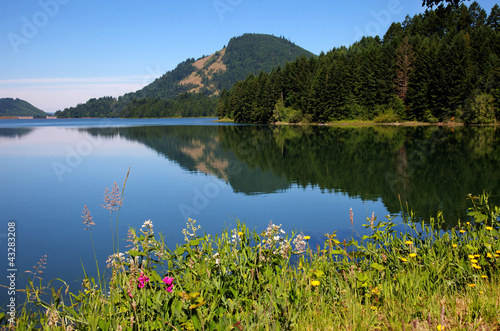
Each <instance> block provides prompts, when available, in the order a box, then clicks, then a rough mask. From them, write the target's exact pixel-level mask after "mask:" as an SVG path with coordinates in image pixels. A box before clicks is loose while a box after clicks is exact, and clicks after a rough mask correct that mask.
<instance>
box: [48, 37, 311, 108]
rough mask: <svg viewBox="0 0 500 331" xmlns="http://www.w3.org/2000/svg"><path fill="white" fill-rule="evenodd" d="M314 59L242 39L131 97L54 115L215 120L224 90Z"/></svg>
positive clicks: (268, 41)
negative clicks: (304, 59)
mask: <svg viewBox="0 0 500 331" xmlns="http://www.w3.org/2000/svg"><path fill="white" fill-rule="evenodd" d="M313 55H314V54H312V53H311V52H309V51H307V50H305V49H303V48H302V47H299V46H297V45H295V44H294V43H293V42H291V41H290V40H287V39H285V38H284V37H275V36H271V35H265V34H244V35H242V36H239V37H234V38H232V39H231V40H230V41H229V43H228V45H227V47H226V46H224V47H223V48H222V49H221V50H219V51H217V52H215V53H214V54H212V55H209V56H202V57H201V58H199V59H198V60H195V59H194V58H191V59H187V60H186V61H184V62H182V63H180V64H179V65H177V67H176V68H175V69H174V70H172V71H169V72H167V73H165V74H164V75H163V76H161V77H159V78H157V79H156V80H155V81H154V82H152V83H151V84H149V85H147V86H145V87H144V88H142V89H141V90H138V91H136V92H131V93H127V94H125V95H123V96H121V97H119V98H118V99H116V98H112V97H103V98H99V99H90V100H89V101H87V102H86V103H85V104H80V105H78V106H76V107H71V108H66V109H64V110H63V111H58V112H56V115H57V116H58V117H116V116H121V117H177V116H210V115H214V116H215V115H216V114H215V108H216V103H217V98H214V97H216V96H218V95H219V93H220V92H221V91H222V90H223V89H230V88H231V87H232V86H233V84H234V83H236V82H237V81H239V80H243V79H245V78H246V77H247V76H248V75H249V74H252V73H253V74H258V73H259V72H260V71H266V72H270V71H271V70H272V69H273V68H276V67H278V66H284V65H285V64H286V63H287V62H289V61H293V60H295V59H297V58H298V57H301V56H306V57H311V56H313Z"/></svg>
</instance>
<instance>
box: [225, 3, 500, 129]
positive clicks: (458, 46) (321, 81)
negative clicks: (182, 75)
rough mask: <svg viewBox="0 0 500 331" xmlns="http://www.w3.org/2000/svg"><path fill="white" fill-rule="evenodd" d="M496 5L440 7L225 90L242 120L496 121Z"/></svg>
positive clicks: (499, 96) (499, 43) (228, 105)
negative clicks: (379, 32)
mask: <svg viewBox="0 0 500 331" xmlns="http://www.w3.org/2000/svg"><path fill="white" fill-rule="evenodd" d="M499 26H500V8H499V6H498V5H497V4H496V5H495V6H494V7H493V8H492V9H491V11H490V12H489V13H488V12H486V10H485V9H483V8H481V7H480V6H479V4H478V3H477V2H473V3H471V4H470V5H469V6H466V5H465V4H461V5H459V6H454V5H452V4H449V5H447V6H444V5H442V4H441V5H439V6H438V7H435V9H427V10H426V11H425V12H424V13H422V14H419V15H415V16H414V17H409V16H407V17H406V19H405V20H404V22H400V23H393V24H392V25H391V26H390V27H389V29H388V30H387V32H386V33H385V35H384V36H383V37H382V38H381V37H379V36H376V37H364V38H362V39H361V40H360V41H358V42H356V43H354V44H353V45H351V46H349V47H339V48H334V49H332V50H331V51H329V52H327V53H326V54H325V53H321V54H320V55H319V56H317V57H310V58H307V57H305V56H302V57H300V58H298V59H296V60H295V61H293V62H289V63H287V64H285V65H284V66H283V67H277V68H274V69H273V70H272V71H271V72H270V73H266V72H261V73H259V74H258V75H253V74H251V75H249V76H248V77H247V78H246V79H245V80H242V81H239V82H237V83H236V84H235V85H234V86H233V87H232V88H231V89H229V90H223V91H222V92H221V94H220V98H219V101H218V105H217V112H218V116H219V117H220V118H230V119H233V120H234V121H235V122H239V123H273V122H288V123H297V122H314V123H325V122H332V121H345V120H373V121H375V122H398V121H422V122H430V123H436V122H447V121H455V122H464V123H466V124H474V123H493V122H496V121H498V120H499V119H500V111H499V109H500V107H499V105H500V85H499V83H500V58H499V54H500V30H499Z"/></svg>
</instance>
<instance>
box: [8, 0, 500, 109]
mask: <svg viewBox="0 0 500 331" xmlns="http://www.w3.org/2000/svg"><path fill="white" fill-rule="evenodd" d="M478 3H479V4H480V5H481V6H482V7H483V8H484V9H485V10H486V11H487V13H488V14H489V12H490V9H491V7H493V6H494V4H495V1H494V0H481V1H478ZM423 11H424V9H423V8H422V6H421V0H361V1H332V0H328V1H326V0H318V1H308V2H307V1H298V0H287V1H284V0H147V1H139V0H120V1H118V0H104V1H103V0H101V1H96V0H86V1H83V0H2V1H1V4H0V57H1V59H2V60H1V61H0V98H3V97H14V98H20V99H24V100H26V101H28V102H30V103H32V104H33V105H34V106H36V107H38V108H41V109H42V110H45V111H48V112H54V111H56V110H59V109H63V108H65V107H70V106H75V105H77V104H78V103H84V102H85V101H87V100H88V99H89V98H94V97H95V98H98V97H101V96H109V95H111V96H115V97H116V96H119V95H122V94H124V93H126V92H132V91H135V90H137V89H140V88H141V87H143V86H144V85H145V84H147V83H149V82H151V81H153V80H154V79H155V78H157V77H159V76H161V75H162V74H163V73H165V72H166V71H169V70H172V69H174V68H175V66H176V65H177V64H178V63H179V62H181V61H184V60H185V59H187V58H191V57H194V58H199V57H201V56H202V55H208V54H212V53H214V52H215V51H217V50H220V49H221V48H222V47H223V46H224V45H226V44H227V43H228V41H229V39H230V38H231V37H234V36H239V35H242V34H243V33H267V34H273V35H275V36H285V37H286V38H288V39H290V40H291V41H293V42H294V43H296V44H297V45H299V46H301V47H304V48H305V49H307V50H309V51H311V52H313V53H315V54H319V53H320V52H321V51H325V52H326V51H328V50H330V49H332V48H333V47H339V46H342V45H346V46H348V45H350V44H352V43H353V42H355V41H356V40H359V39H360V37H361V36H362V35H381V36H383V35H384V33H385V31H386V30H387V28H388V27H389V25H390V23H391V22H393V21H402V20H404V18H405V16H406V15H410V16H413V15H415V14H418V13H421V12H423Z"/></svg>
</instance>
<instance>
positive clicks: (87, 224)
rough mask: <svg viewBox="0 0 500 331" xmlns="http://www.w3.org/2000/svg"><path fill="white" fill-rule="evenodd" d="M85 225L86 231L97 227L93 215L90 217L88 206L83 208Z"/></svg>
mask: <svg viewBox="0 0 500 331" xmlns="http://www.w3.org/2000/svg"><path fill="white" fill-rule="evenodd" d="M82 214H83V216H82V218H83V225H85V230H90V227H91V226H92V225H95V223H94V221H92V215H90V210H89V209H88V208H87V205H85V206H83V212H82Z"/></svg>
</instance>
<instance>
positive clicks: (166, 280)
mask: <svg viewBox="0 0 500 331" xmlns="http://www.w3.org/2000/svg"><path fill="white" fill-rule="evenodd" d="M163 282H164V283H165V285H167V287H166V288H165V290H166V291H167V292H168V293H172V289H173V287H174V284H173V283H174V279H173V278H170V277H167V276H165V278H163Z"/></svg>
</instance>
